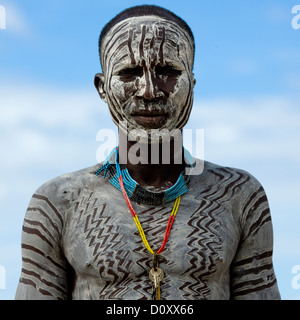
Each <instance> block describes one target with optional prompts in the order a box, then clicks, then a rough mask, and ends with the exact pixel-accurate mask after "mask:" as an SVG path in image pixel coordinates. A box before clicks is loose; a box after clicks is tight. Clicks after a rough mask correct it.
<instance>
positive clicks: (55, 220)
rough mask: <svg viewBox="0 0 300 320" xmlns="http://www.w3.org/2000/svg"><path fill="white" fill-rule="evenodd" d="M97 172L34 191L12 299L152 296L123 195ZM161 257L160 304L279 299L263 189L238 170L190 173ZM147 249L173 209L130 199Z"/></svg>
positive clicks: (147, 263) (146, 259) (144, 255)
mask: <svg viewBox="0 0 300 320" xmlns="http://www.w3.org/2000/svg"><path fill="white" fill-rule="evenodd" d="M97 168H99V165H97V166H93V167H91V168H88V169H85V170H81V171H78V172H74V173H71V174H68V175H64V176H61V177H58V178H56V179H54V180H51V181H50V182H48V183H46V184H45V185H43V186H42V187H40V188H39V189H38V190H37V191H36V193H35V194H34V195H33V197H32V199H31V202H30V204H29V207H28V210H27V213H26V217H25V220H24V226H23V236H22V257H23V265H22V272H21V276H20V282H19V286H18V290H17V294H16V298H17V299H68V298H69V299H151V290H152V289H151V282H150V280H149V278H148V273H149V270H150V269H151V262H152V257H151V255H150V254H149V252H148V251H147V249H146V248H145V246H144V244H143V242H142V240H141V238H140V236H139V232H138V230H137V228H136V226H135V224H134V222H133V221H132V217H131V213H130V212H129V210H128V208H127V206H126V203H125V200H124V198H123V197H122V194H121V192H120V191H119V190H117V189H116V188H115V187H114V186H112V185H111V184H110V183H109V181H108V179H107V178H104V177H97V176H95V171H96V170H97ZM188 187H189V191H188V192H187V193H186V194H184V195H183V196H182V199H181V203H180V207H179V210H178V215H177V216H176V221H175V223H174V225H173V227H172V232H171V233H170V237H169V240H168V243H167V245H166V247H165V249H164V251H163V254H162V255H161V260H160V266H162V268H163V270H164V273H165V278H164V281H163V283H162V285H161V299H188V300H193V299H279V298H280V295H279V292H278V288H277V283H276V277H275V274H274V270H273V265H272V241H273V239H272V223H271V218H270V212H269V207H268V201H267V198H266V195H265V192H264V190H263V188H262V187H261V185H260V184H259V182H258V181H257V180H256V179H255V178H254V177H252V176H251V175H250V174H248V173H247V172H245V171H242V170H238V169H232V168H224V167H220V166H217V165H214V164H212V163H209V162H205V169H204V172H203V173H202V174H201V175H199V176H191V179H190V182H189V186H188ZM132 205H133V206H134V210H135V211H136V213H137V214H138V216H139V220H140V222H141V224H142V226H143V229H144V232H145V234H146V236H147V239H148V241H149V244H150V245H151V247H152V248H153V249H158V248H159V246H160V245H161V243H162V240H163V237H164V233H165V228H166V225H167V223H168V219H169V216H170V213H171V211H172V207H173V205H174V203H173V202H170V203H167V204H165V205H164V206H151V205H144V204H143V203H142V199H141V203H140V204H138V203H137V202H132Z"/></svg>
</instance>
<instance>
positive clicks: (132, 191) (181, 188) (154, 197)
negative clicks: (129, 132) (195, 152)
mask: <svg viewBox="0 0 300 320" xmlns="http://www.w3.org/2000/svg"><path fill="white" fill-rule="evenodd" d="M184 154H185V158H186V159H188V161H189V165H190V164H191V159H192V157H191V155H190V154H189V152H188V151H187V150H186V149H184ZM102 171H104V177H106V176H108V178H109V181H110V183H111V184H112V185H113V186H114V187H116V188H117V189H118V190H120V191H121V192H122V190H121V186H120V183H119V176H120V175H121V176H122V179H123V183H124V187H125V190H126V193H127V195H128V197H129V199H130V200H133V201H137V202H140V203H144V204H154V205H158V204H164V203H167V202H171V201H173V200H175V199H176V198H177V197H179V196H181V195H183V194H184V193H186V192H187V191H188V188H187V184H188V182H189V176H186V175H184V174H183V173H181V174H180V175H179V178H178V179H177V181H176V183H175V184H174V185H172V186H171V187H170V188H168V189H166V190H162V191H159V192H152V191H148V190H146V189H145V188H143V187H142V186H140V185H139V184H138V183H137V182H136V181H135V180H134V179H132V177H131V176H130V174H129V172H128V170H127V168H125V167H124V168H121V166H120V164H119V163H118V147H115V148H114V149H113V150H112V151H111V153H110V154H109V155H108V157H107V158H106V159H105V161H104V162H103V164H102V166H101V168H99V169H98V170H97V171H96V173H95V174H96V176H99V175H100V173H101V172H102Z"/></svg>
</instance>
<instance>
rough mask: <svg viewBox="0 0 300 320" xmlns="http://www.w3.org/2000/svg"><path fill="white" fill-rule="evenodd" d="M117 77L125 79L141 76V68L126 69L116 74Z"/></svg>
mask: <svg viewBox="0 0 300 320" xmlns="http://www.w3.org/2000/svg"><path fill="white" fill-rule="evenodd" d="M118 76H119V77H125V78H135V77H142V76H143V68H142V67H135V68H126V69H123V70H121V71H119V72H118Z"/></svg>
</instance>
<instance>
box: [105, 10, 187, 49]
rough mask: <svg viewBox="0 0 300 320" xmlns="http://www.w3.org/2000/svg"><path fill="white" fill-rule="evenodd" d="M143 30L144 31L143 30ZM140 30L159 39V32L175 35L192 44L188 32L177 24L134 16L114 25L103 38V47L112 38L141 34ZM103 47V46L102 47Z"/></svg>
mask: <svg viewBox="0 0 300 320" xmlns="http://www.w3.org/2000/svg"><path fill="white" fill-rule="evenodd" d="M143 28H144V29H143ZM142 30H145V31H146V32H148V33H149V32H150V33H152V34H153V33H156V34H155V36H157V37H159V36H160V35H161V34H159V33H157V32H158V31H159V30H164V31H166V32H167V33H170V32H171V33H173V35H174V34H177V35H178V36H179V37H183V38H182V40H185V41H187V42H190V43H191V44H192V43H193V40H192V39H191V37H190V36H189V34H188V32H187V31H186V30H185V29H184V28H182V27H181V26H180V25H179V24H178V23H176V22H175V21H172V20H167V19H165V18H162V17H158V16H155V15H149V16H136V17H130V18H126V19H124V20H122V21H120V22H119V23H117V24H115V25H114V26H113V27H112V28H111V29H110V30H109V31H108V32H107V35H106V36H105V39H104V43H103V45H104V46H105V44H106V43H107V42H110V41H111V40H112V38H115V37H122V36H124V37H125V36H126V35H127V34H128V33H129V32H134V33H138V34H139V33H141V32H142ZM102 47H103V46H102Z"/></svg>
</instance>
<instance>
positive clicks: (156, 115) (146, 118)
mask: <svg viewBox="0 0 300 320" xmlns="http://www.w3.org/2000/svg"><path fill="white" fill-rule="evenodd" d="M131 116H132V117H133V118H134V120H135V121H136V123H137V124H139V125H142V126H143V127H146V128H153V129H158V128H160V127H161V126H163V125H164V124H165V123H166V121H167V119H168V116H169V115H168V113H166V112H164V111H158V110H152V111H149V110H139V111H136V112H134V113H132V115H131Z"/></svg>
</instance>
